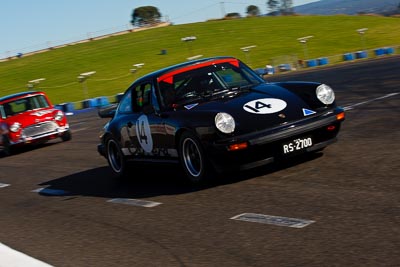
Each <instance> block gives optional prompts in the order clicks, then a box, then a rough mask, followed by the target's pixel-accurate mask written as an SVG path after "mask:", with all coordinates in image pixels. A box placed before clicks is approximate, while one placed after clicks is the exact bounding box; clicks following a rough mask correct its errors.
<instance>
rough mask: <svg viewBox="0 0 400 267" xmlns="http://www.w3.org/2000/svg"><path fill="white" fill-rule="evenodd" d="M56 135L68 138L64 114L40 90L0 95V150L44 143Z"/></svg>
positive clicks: (68, 129)
mask: <svg viewBox="0 0 400 267" xmlns="http://www.w3.org/2000/svg"><path fill="white" fill-rule="evenodd" d="M57 137H60V138H61V139H62V140H63V141H68V140H70V139H71V131H70V128H69V124H68V121H67V118H66V115H65V114H64V112H62V111H61V110H58V109H55V108H54V106H53V105H52V104H51V102H50V100H49V98H48V97H47V96H46V94H45V93H44V92H37V91H29V92H22V93H18V94H13V95H9V96H5V97H1V98H0V150H3V153H5V154H6V155H7V154H10V151H11V148H12V147H14V146H20V145H26V144H33V143H44V142H46V141H48V140H50V139H54V138H57Z"/></svg>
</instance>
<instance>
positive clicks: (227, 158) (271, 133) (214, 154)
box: [205, 108, 344, 171]
mask: <svg viewBox="0 0 400 267" xmlns="http://www.w3.org/2000/svg"><path fill="white" fill-rule="evenodd" d="M340 113H343V109H341V108H335V109H333V110H331V111H328V112H326V113H324V114H321V115H318V116H313V117H310V118H305V119H302V120H299V121H295V122H291V123H287V124H285V125H280V126H278V127H275V128H269V129H266V130H263V131H259V132H256V133H250V134H246V135H241V136H235V137H232V138H227V139H223V140H219V141H217V142H214V143H212V144H205V146H206V150H207V154H208V155H209V159H210V161H211V163H212V164H213V165H214V167H215V168H216V169H217V170H219V171H225V170H236V169H238V170H244V169H250V168H254V167H258V166H261V165H265V164H268V163H272V162H274V161H277V160H280V159H283V158H287V157H290V156H295V155H299V154H302V153H307V152H312V151H318V150H322V149H324V148H325V147H326V146H328V145H330V144H332V143H334V142H336V141H337V139H336V136H337V134H338V132H339V130H340V126H341V122H342V121H343V120H344V118H341V119H338V117H337V115H338V114H340ZM304 137H310V138H312V140H313V145H312V146H311V147H307V148H304V149H302V150H301V151H296V152H294V153H290V154H284V153H283V150H282V144H284V143H285V142H288V141H290V140H294V139H297V138H304ZM240 143H247V148H246V149H243V150H236V151H229V149H228V148H229V146H230V145H232V144H240Z"/></svg>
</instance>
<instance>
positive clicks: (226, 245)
mask: <svg viewBox="0 0 400 267" xmlns="http://www.w3.org/2000/svg"><path fill="white" fill-rule="evenodd" d="M271 80H305V81H319V82H325V83H327V84H329V85H331V86H332V87H333V88H334V89H335V90H336V96H337V101H338V103H339V104H340V105H341V106H343V107H345V108H346V110H347V117H346V121H345V122H344V124H343V127H342V131H341V133H340V134H339V141H338V142H337V143H335V144H333V145H332V146H330V147H328V148H327V149H325V150H324V151H323V153H320V154H316V155H312V156H308V157H303V158H298V159H295V160H291V161H288V162H285V163H281V164H274V165H269V166H265V167H261V168H258V169H255V170H252V171H247V172H243V173H238V174H234V175H233V174H232V175H229V176H227V177H218V179H216V181H214V182H210V183H208V184H207V185H203V186H197V187H196V186H191V185H189V184H187V183H185V182H184V181H183V178H182V177H183V175H182V172H181V171H180V169H179V168H178V167H176V166H161V167H159V166H157V167H154V166H141V167H140V168H136V169H134V170H133V171H132V176H133V177H132V180H128V181H117V180H115V179H113V178H112V175H111V172H110V170H109V169H108V166H107V163H106V160H105V159H104V158H102V157H101V156H100V155H98V154H97V151H96V145H97V143H98V133H99V130H100V128H101V127H102V125H103V124H104V123H105V122H106V120H105V119H100V118H98V117H97V116H96V113H95V112H87V113H82V114H79V115H75V116H71V117H70V123H71V126H72V131H73V139H72V140H71V141H70V142H65V143H63V142H61V140H56V141H52V142H50V143H47V144H45V145H42V146H40V147H36V148H34V149H25V150H22V151H18V152H17V153H16V154H15V155H12V156H10V157H2V158H0V183H2V184H3V185H9V186H5V187H2V188H0V229H1V231H0V243H4V244H6V245H7V246H9V247H11V248H13V249H15V250H18V251H21V252H23V253H25V254H27V255H29V256H31V257H34V258H36V259H39V260H41V261H44V262H46V263H48V264H51V265H54V266H399V264H400V253H399V250H400V194H399V192H400V161H399V152H400V124H399V118H400V94H399V93H400V57H399V56H393V57H389V58H382V59H379V60H364V61H360V62H357V63H354V64H346V65H342V66H336V67H326V68H321V69H313V70H309V71H302V72H296V73H291V74H285V75H280V76H275V77H271ZM40 188H46V190H49V191H47V192H50V193H54V192H61V195H51V194H45V193H43V192H42V193H38V192H37V191H38V189H40ZM35 190H36V191H35ZM51 190H53V191H51ZM115 198H123V199H125V198H128V199H137V200H146V201H154V202H158V203H162V204H160V205H158V206H155V207H151V208H149V207H148V208H146V207H141V206H133V205H126V204H118V203H111V202H108V201H109V200H111V199H115ZM242 213H257V214H264V215H274V216H283V217H289V218H299V219H306V220H312V221H314V222H313V223H312V224H310V225H308V226H306V227H304V228H291V227H286V226H278V225H270V224H263V223H257V222H247V221H238V220H233V219H231V218H232V217H234V216H236V215H239V214H242ZM0 261H1V255H0ZM0 265H1V264H0Z"/></svg>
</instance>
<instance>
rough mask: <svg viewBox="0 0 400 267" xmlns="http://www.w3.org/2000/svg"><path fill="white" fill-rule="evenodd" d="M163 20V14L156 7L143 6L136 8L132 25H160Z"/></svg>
mask: <svg viewBox="0 0 400 267" xmlns="http://www.w3.org/2000/svg"><path fill="white" fill-rule="evenodd" d="M160 20H161V13H160V12H159V11H158V8H156V7H154V6H142V7H138V8H135V9H134V10H133V13H132V20H131V23H132V25H134V26H139V27H140V26H143V25H149V24H154V23H158V22H160Z"/></svg>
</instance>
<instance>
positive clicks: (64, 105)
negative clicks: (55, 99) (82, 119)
mask: <svg viewBox="0 0 400 267" xmlns="http://www.w3.org/2000/svg"><path fill="white" fill-rule="evenodd" d="M54 108H56V109H59V110H61V111H63V112H65V113H68V112H73V111H74V110H75V108H74V104H72V103H62V104H58V105H55V106H54Z"/></svg>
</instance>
